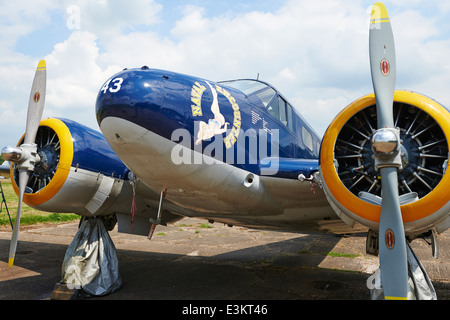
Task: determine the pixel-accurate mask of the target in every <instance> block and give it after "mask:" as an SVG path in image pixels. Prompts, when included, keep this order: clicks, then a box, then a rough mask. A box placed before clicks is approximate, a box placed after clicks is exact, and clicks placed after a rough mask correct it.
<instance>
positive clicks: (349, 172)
mask: <svg viewBox="0 0 450 320" xmlns="http://www.w3.org/2000/svg"><path fill="white" fill-rule="evenodd" d="M394 119H395V126H396V127H397V128H399V129H400V138H401V142H402V146H401V157H402V168H401V170H400V171H399V174H398V177H399V178H398V186H399V195H400V197H401V198H400V200H401V211H402V218H403V222H404V227H405V233H406V234H407V235H409V236H411V235H415V234H420V233H423V232H426V231H428V230H430V229H434V230H435V231H437V232H438V233H440V232H443V231H445V230H446V229H448V227H449V226H450V218H449V212H450V194H449V192H448V190H449V188H450V172H449V170H447V168H448V158H449V142H450V113H449V111H448V110H447V109H446V108H444V107H443V106H442V105H441V104H439V103H437V102H436V101H435V100H432V99H430V98H428V97H426V96H423V95H420V94H418V93H414V92H409V91H396V92H395V96H394ZM376 128H377V119H376V102H375V97H374V95H373V94H371V95H367V96H365V97H362V98H360V99H358V100H356V101H355V102H353V103H352V104H350V105H349V106H347V107H346V108H345V109H344V110H343V111H342V112H341V113H340V114H339V115H338V116H337V117H336V118H335V119H334V120H333V121H332V123H331V124H330V126H329V127H328V129H327V131H326V133H325V135H324V138H323V140H322V146H321V152H320V173H321V178H322V183H323V186H324V190H325V193H326V195H327V198H328V201H329V202H330V204H331V206H332V207H333V209H334V210H335V212H336V213H337V215H338V216H339V217H340V218H341V219H342V220H344V221H345V222H347V223H348V224H350V225H351V224H353V223H354V222H355V221H357V222H359V223H361V224H363V225H365V226H368V227H369V228H370V229H372V230H374V231H378V224H379V219H380V210H381V197H382V195H381V180H380V177H379V172H377V170H376V169H375V167H374V159H373V151H372V143H371V138H372V135H373V133H374V131H375V130H376Z"/></svg>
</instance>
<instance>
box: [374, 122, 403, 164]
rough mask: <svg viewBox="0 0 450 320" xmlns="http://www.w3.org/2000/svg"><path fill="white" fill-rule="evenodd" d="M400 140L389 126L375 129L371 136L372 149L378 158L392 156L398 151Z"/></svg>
mask: <svg viewBox="0 0 450 320" xmlns="http://www.w3.org/2000/svg"><path fill="white" fill-rule="evenodd" d="M399 147H400V141H399V137H398V135H397V134H396V132H395V131H394V130H392V129H389V128H383V129H380V130H377V131H375V133H374V134H373V136H372V149H373V152H374V153H375V155H376V156H377V157H379V158H384V159H386V158H392V157H395V156H396V155H397V154H398V152H399Z"/></svg>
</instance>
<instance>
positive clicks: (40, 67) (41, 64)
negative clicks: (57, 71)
mask: <svg viewBox="0 0 450 320" xmlns="http://www.w3.org/2000/svg"><path fill="white" fill-rule="evenodd" d="M46 68H47V63H46V62H45V60H41V61H39V64H38V66H37V70H45V69H46Z"/></svg>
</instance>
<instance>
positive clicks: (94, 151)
mask: <svg viewBox="0 0 450 320" xmlns="http://www.w3.org/2000/svg"><path fill="white" fill-rule="evenodd" d="M21 141H23V137H22V140H21ZM21 144H22V142H19V144H18V145H21ZM36 144H37V146H38V154H39V156H40V158H41V161H40V162H39V163H38V164H37V165H36V167H35V169H34V172H32V173H31V175H30V179H29V182H28V185H27V188H26V190H25V195H24V202H25V203H26V204H28V205H30V206H31V207H34V208H36V209H39V210H45V211H51V212H70V213H77V214H83V215H101V214H102V212H103V211H104V209H106V207H108V203H109V204H111V202H112V201H114V200H116V198H117V197H118V196H119V194H120V193H121V189H122V184H123V179H124V177H126V175H127V174H128V172H129V170H128V169H127V167H126V166H125V165H124V164H123V163H122V161H120V159H119V158H118V157H117V156H116V154H115V153H114V152H113V151H112V149H111V148H110V147H109V145H108V143H107V142H106V140H105V138H104V137H103V136H102V135H101V133H99V132H96V131H94V130H92V129H90V128H88V127H85V126H83V125H80V124H78V123H76V122H73V121H71V120H66V119H46V120H43V121H41V123H40V126H39V130H38V133H37V137H36ZM11 178H13V179H11V181H12V186H13V188H14V190H15V191H16V193H18V185H17V181H18V170H17V169H16V166H15V165H12V166H11Z"/></svg>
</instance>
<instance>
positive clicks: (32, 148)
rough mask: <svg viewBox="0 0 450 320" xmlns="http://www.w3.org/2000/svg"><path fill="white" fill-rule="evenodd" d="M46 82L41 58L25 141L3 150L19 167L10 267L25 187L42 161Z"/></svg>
mask: <svg viewBox="0 0 450 320" xmlns="http://www.w3.org/2000/svg"><path fill="white" fill-rule="evenodd" d="M46 83H47V67H46V62H45V60H41V61H40V62H39V64H38V66H37V69H36V74H35V76H34V80H33V86H32V88H31V94H30V100H29V102H28V113H27V124H26V129H25V138H24V142H23V144H22V145H20V147H5V148H3V150H2V157H3V159H5V160H6V161H10V162H14V163H16V164H17V167H18V169H19V205H18V208H17V216H16V222H15V225H14V228H13V233H12V237H11V244H10V247H9V260H8V265H9V267H12V265H13V264H14V257H15V254H16V249H17V241H18V236H19V226H20V216H21V213H22V204H23V196H24V193H25V188H26V186H27V184H28V180H29V177H30V172H32V171H34V167H35V165H36V163H38V162H39V161H40V157H39V155H38V153H37V145H36V144H35V143H34V142H35V140H36V135H37V131H38V128H39V123H40V121H41V117H42V113H43V111H44V103H45V93H46V92H45V91H46Z"/></svg>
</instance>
